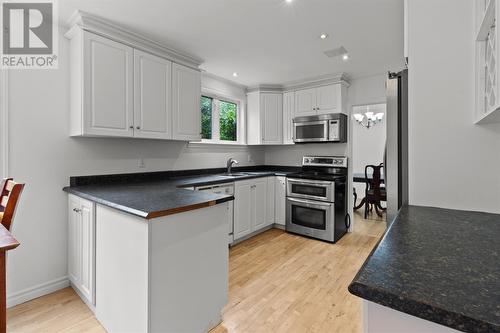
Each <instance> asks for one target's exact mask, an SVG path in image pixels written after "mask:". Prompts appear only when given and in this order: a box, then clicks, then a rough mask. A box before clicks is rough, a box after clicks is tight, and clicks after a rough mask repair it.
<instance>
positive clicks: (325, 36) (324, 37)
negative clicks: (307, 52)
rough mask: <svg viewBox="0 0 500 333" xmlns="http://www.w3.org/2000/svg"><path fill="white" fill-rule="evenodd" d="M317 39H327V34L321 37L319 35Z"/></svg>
mask: <svg viewBox="0 0 500 333" xmlns="http://www.w3.org/2000/svg"><path fill="white" fill-rule="evenodd" d="M319 38H321V39H327V38H328V35H327V34H321V35H319Z"/></svg>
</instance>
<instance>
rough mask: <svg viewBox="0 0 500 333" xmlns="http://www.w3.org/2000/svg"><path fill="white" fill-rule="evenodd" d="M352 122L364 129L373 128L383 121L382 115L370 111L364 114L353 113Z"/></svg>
mask: <svg viewBox="0 0 500 333" xmlns="http://www.w3.org/2000/svg"><path fill="white" fill-rule="evenodd" d="M353 117H354V120H356V121H357V122H358V123H359V124H360V125H361V126H364V127H366V128H368V129H369V128H370V127H373V126H374V125H376V124H378V123H380V122H381V121H382V119H384V113H383V112H378V113H374V112H371V111H368V112H365V114H364V115H363V114H361V113H355V114H354V115H353Z"/></svg>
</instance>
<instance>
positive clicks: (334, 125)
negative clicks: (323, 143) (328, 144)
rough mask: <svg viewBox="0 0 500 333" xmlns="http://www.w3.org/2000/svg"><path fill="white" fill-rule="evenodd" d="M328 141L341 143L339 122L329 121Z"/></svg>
mask: <svg viewBox="0 0 500 333" xmlns="http://www.w3.org/2000/svg"><path fill="white" fill-rule="evenodd" d="M328 141H340V124H339V121H338V120H329V121H328Z"/></svg>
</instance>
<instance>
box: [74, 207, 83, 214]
mask: <svg viewBox="0 0 500 333" xmlns="http://www.w3.org/2000/svg"><path fill="white" fill-rule="evenodd" d="M73 211H74V212H75V213H80V212H81V211H82V210H81V209H79V208H73Z"/></svg>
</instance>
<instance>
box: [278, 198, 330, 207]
mask: <svg viewBox="0 0 500 333" xmlns="http://www.w3.org/2000/svg"><path fill="white" fill-rule="evenodd" d="M286 199H287V200H289V201H291V202H295V203H299V204H306V205H309V206H320V207H327V208H329V207H331V206H332V203H331V202H320V201H312V200H304V199H295V198H290V197H288V198H286Z"/></svg>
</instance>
